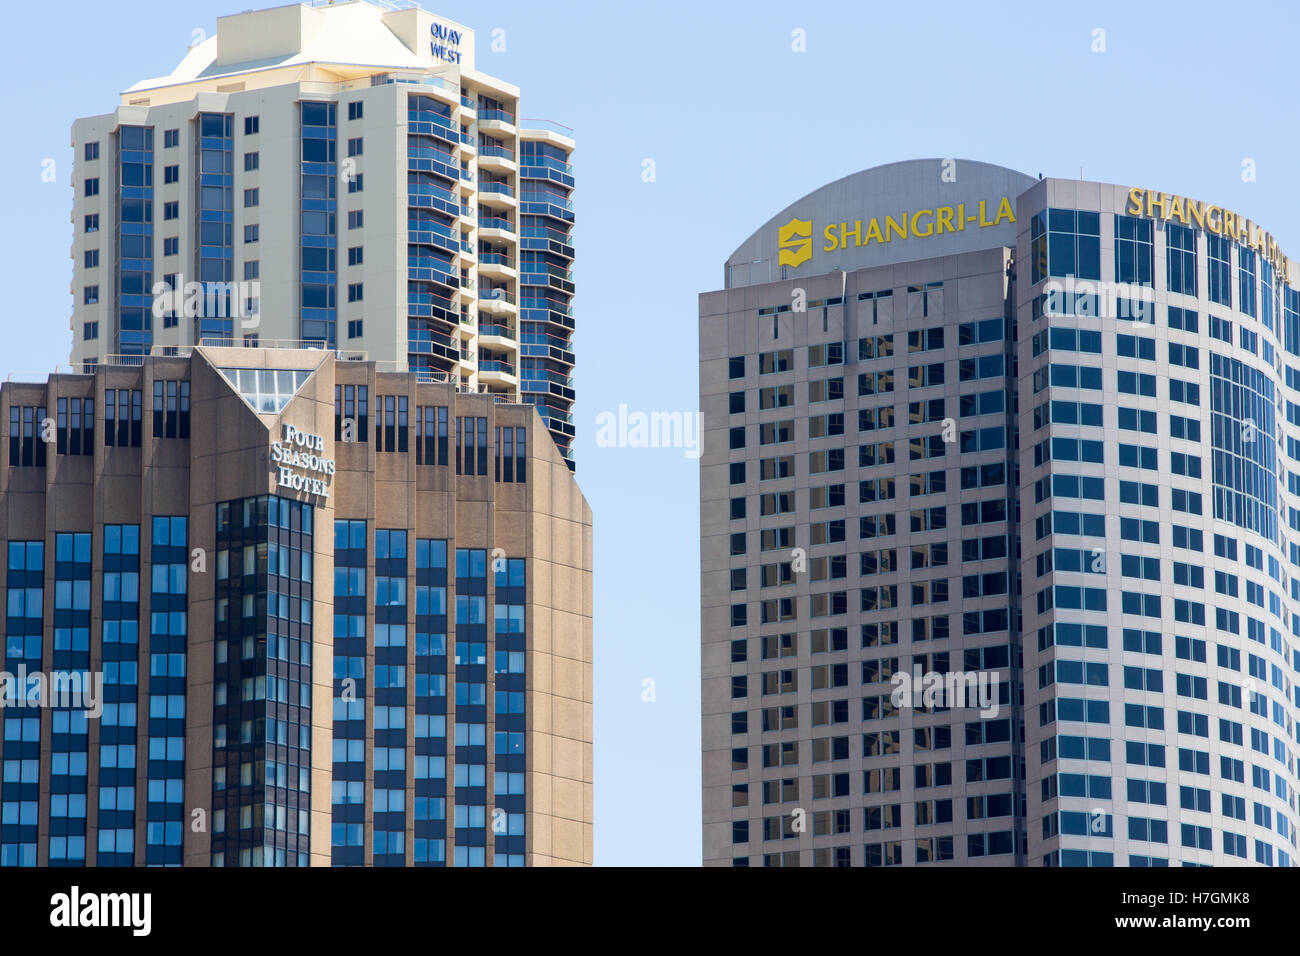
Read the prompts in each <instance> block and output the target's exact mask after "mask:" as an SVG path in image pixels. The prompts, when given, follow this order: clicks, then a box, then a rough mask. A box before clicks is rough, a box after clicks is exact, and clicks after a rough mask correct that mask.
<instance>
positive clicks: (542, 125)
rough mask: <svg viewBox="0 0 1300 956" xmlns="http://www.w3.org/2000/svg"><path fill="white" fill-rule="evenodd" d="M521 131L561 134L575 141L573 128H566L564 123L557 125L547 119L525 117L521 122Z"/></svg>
mask: <svg viewBox="0 0 1300 956" xmlns="http://www.w3.org/2000/svg"><path fill="white" fill-rule="evenodd" d="M519 128H520V129H538V130H543V131H545V132H548V133H559V134H560V135H561V136H563V137H564V138H565V139H573V127H572V126H565V125H564V124H563V123H556V122H553V121H551V120H545V119H529V118H528V117H524V118H523V119H521V120H520V121H519Z"/></svg>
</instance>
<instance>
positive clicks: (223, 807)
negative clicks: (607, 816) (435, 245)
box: [0, 346, 592, 866]
mask: <svg viewBox="0 0 1300 956" xmlns="http://www.w3.org/2000/svg"><path fill="white" fill-rule="evenodd" d="M177 350H178V354H177V355H174V356H162V355H151V356H147V357H136V359H135V361H134V362H133V363H131V362H125V361H121V360H117V361H114V363H112V364H109V363H106V362H103V361H101V362H100V363H98V364H97V365H96V367H95V369H94V371H93V372H78V373H74V374H58V375H53V376H51V377H50V378H49V379H48V381H45V382H40V383H15V382H9V383H6V384H5V385H4V386H3V388H0V421H4V422H6V423H8V431H7V432H6V434H5V442H4V444H5V445H6V446H7V448H6V451H5V455H6V457H5V461H4V465H3V467H2V468H0V552H3V554H4V555H5V559H6V565H5V572H4V577H3V580H2V581H0V591H2V593H3V595H4V605H5V608H6V610H5V616H4V619H3V623H4V660H3V665H4V666H3V675H0V685H2V686H0V703H2V704H3V705H4V706H3V707H0V725H2V726H3V731H4V733H3V742H2V743H0V763H2V765H3V774H2V775H0V866H14V865H18V866H30V865H40V866H45V865H50V866H80V865H90V866H129V865H182V864H184V865H198V866H207V865H212V866H248V865H253V866H307V865H313V866H323V865H331V864H333V865H374V866H400V865H415V866H421V865H458V866H485V865H493V866H516V865H532V864H589V863H590V862H591V859H592V826H591V821H592V797H591V793H592V783H591V780H592V776H591V774H592V764H591V734H592V711H591V707H592V704H591V700H592V698H591V693H592V686H591V680H592V671H591V661H592V618H591V568H592V564H591V560H592V557H591V512H590V509H589V508H588V507H587V504H586V501H585V500H584V498H583V496H582V494H581V492H580V491H579V490H578V487H577V484H576V482H575V480H574V478H573V475H572V474H571V472H570V470H569V468H568V467H567V463H566V462H565V460H564V458H563V457H562V456H561V455H560V454H559V452H558V450H557V449H556V446H555V443H554V442H553V441H552V440H551V437H550V435H549V433H548V431H547V429H546V427H545V424H544V422H543V420H542V419H541V418H540V417H539V416H537V415H536V414H534V411H533V408H532V407H530V406H528V405H526V404H509V403H504V402H501V401H498V400H497V397H496V396H492V395H484V394H472V393H469V392H466V391H464V390H463V389H460V388H457V387H456V386H454V385H452V384H450V383H434V382H429V381H426V380H425V379H424V377H422V376H420V375H418V374H415V373H411V372H396V371H390V370H387V369H386V368H385V367H384V366H383V364H382V363H376V362H364V361H342V360H339V359H338V358H336V356H335V354H334V353H333V352H331V351H329V350H325V349H314V350H305V349H268V348H260V347H256V348H255V347H202V346H196V347H193V348H189V347H185V346H178V347H177Z"/></svg>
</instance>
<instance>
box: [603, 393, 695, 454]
mask: <svg viewBox="0 0 1300 956" xmlns="http://www.w3.org/2000/svg"><path fill="white" fill-rule="evenodd" d="M702 429H703V424H702V420H701V416H700V413H699V412H663V411H653V412H640V411H629V410H628V407H627V406H626V405H619V406H618V411H617V412H608V411H606V412H601V413H600V414H599V415H597V416H596V447H597V448H680V449H682V450H683V451H684V452H685V455H686V457H687V458H699V457H700V436H701V432H702Z"/></svg>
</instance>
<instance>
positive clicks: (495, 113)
mask: <svg viewBox="0 0 1300 956" xmlns="http://www.w3.org/2000/svg"><path fill="white" fill-rule="evenodd" d="M478 121H479V122H480V123H501V124H503V125H505V126H514V125H515V114H514V113H508V112H506V111H505V110H498V109H488V108H486V107H481V108H480V109H479V110H478Z"/></svg>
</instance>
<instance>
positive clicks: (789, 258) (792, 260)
mask: <svg viewBox="0 0 1300 956" xmlns="http://www.w3.org/2000/svg"><path fill="white" fill-rule="evenodd" d="M777 241H778V243H779V245H780V246H781V252H780V255H778V256H777V262H779V263H780V264H781V265H783V266H790V268H792V269H793V268H797V267H798V266H800V265H802V264H803V263H805V262H807V261H808V260H809V259H811V258H812V220H811V219H791V220H790V221H789V222H787V223H786V224H785V225H784V226H782V227H781V228H780V229H779V230H777Z"/></svg>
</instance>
